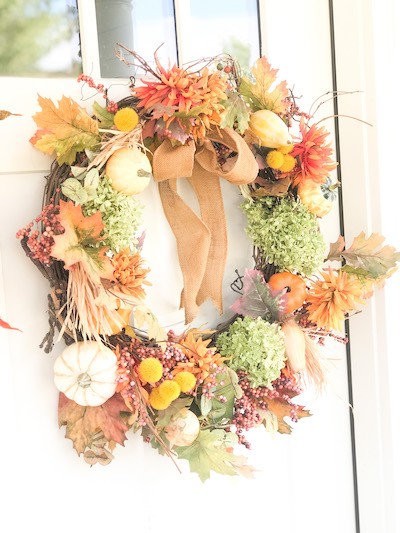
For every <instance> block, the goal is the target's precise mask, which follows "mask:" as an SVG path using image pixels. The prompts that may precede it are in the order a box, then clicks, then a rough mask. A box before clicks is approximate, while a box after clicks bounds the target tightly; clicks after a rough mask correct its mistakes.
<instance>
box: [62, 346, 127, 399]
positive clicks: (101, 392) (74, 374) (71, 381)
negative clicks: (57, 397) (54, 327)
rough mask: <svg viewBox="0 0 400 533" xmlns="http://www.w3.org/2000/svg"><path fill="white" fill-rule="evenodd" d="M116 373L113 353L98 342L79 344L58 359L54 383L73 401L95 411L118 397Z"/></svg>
mask: <svg viewBox="0 0 400 533" xmlns="http://www.w3.org/2000/svg"><path fill="white" fill-rule="evenodd" d="M116 372H117V356H116V355H115V353H114V352H113V351H112V350H110V349H109V348H107V347H106V346H104V345H102V344H100V343H99V342H96V341H87V342H76V343H74V344H71V345H70V346H68V347H67V348H65V350H64V351H63V352H62V353H61V355H59V356H58V357H57V359H56V361H55V363H54V383H55V385H56V387H57V389H58V390H59V391H61V392H63V393H64V394H65V396H66V397H67V398H69V399H70V400H74V402H76V403H77V404H79V405H85V406H86V405H89V406H92V407H95V406H97V405H101V404H103V403H104V402H106V401H107V400H108V399H109V398H111V396H113V394H114V393H115V389H116V387H117V383H116Z"/></svg>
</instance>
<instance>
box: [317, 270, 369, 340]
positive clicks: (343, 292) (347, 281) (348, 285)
mask: <svg viewBox="0 0 400 533" xmlns="http://www.w3.org/2000/svg"><path fill="white" fill-rule="evenodd" d="M322 277H323V279H321V280H318V281H316V282H314V283H313V284H312V286H311V289H310V292H309V294H308V295H307V299H306V300H307V302H309V303H310V304H311V305H310V306H309V307H308V313H309V318H310V320H311V321H312V322H315V323H316V324H317V326H318V327H320V328H327V329H335V330H337V331H341V330H342V327H343V326H342V325H343V321H344V319H345V315H346V314H347V313H348V312H349V311H354V310H355V309H356V307H357V303H362V302H363V300H362V294H363V290H362V287H361V285H360V282H359V281H358V280H357V279H356V278H354V277H353V276H349V275H348V274H347V273H346V272H343V270H332V269H331V268H330V269H329V270H328V271H327V272H322Z"/></svg>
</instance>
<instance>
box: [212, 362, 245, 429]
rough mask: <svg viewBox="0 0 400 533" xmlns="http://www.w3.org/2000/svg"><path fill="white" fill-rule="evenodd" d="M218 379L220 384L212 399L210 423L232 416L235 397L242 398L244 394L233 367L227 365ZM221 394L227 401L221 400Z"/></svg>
mask: <svg viewBox="0 0 400 533" xmlns="http://www.w3.org/2000/svg"><path fill="white" fill-rule="evenodd" d="M216 379H217V383H218V385H217V387H216V389H215V391H214V397H213V398H212V400H211V404H212V409H211V410H210V413H209V416H208V419H209V421H210V423H214V424H215V423H218V422H220V421H221V420H223V419H228V420H230V419H231V418H232V416H233V408H234V403H235V398H241V397H242V394H243V391H242V389H241V388H240V386H239V380H238V377H237V374H236V372H235V371H234V370H232V369H231V368H228V367H225V372H221V373H219V374H217V376H216ZM221 396H224V397H225V398H226V402H221V401H220V400H219V398H220V397H221ZM202 414H203V413H202Z"/></svg>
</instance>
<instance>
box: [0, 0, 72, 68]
mask: <svg viewBox="0 0 400 533" xmlns="http://www.w3.org/2000/svg"><path fill="white" fill-rule="evenodd" d="M79 72H81V60H80V53H79V31H78V9H77V5H76V0H13V1H10V0H0V75H1V76H73V77H74V76H76V75H77V74H79Z"/></svg>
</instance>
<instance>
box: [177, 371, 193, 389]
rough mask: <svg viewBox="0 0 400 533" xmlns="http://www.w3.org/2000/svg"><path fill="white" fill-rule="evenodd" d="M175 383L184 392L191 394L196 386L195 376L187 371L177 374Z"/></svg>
mask: <svg viewBox="0 0 400 533" xmlns="http://www.w3.org/2000/svg"><path fill="white" fill-rule="evenodd" d="M175 381H176V382H177V383H178V385H179V386H180V388H181V391H182V392H189V391H191V390H192V389H193V388H194V387H195V385H196V378H195V377H194V375H193V374H192V373H191V372H186V371H183V372H179V374H176V376H175Z"/></svg>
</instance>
